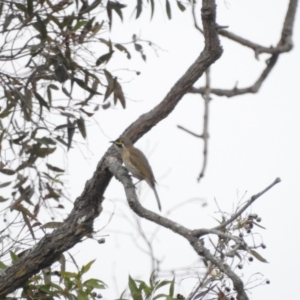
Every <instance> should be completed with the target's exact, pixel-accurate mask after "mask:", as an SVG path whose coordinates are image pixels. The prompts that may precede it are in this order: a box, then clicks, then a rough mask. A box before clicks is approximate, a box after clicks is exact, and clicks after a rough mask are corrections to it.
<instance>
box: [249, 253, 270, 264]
mask: <svg viewBox="0 0 300 300" xmlns="http://www.w3.org/2000/svg"><path fill="white" fill-rule="evenodd" d="M250 253H251V254H252V255H253V256H254V257H255V258H256V259H257V260H259V261H260V262H263V263H268V261H267V260H266V259H265V258H263V257H262V256H261V255H260V254H259V253H258V252H256V251H255V250H250Z"/></svg>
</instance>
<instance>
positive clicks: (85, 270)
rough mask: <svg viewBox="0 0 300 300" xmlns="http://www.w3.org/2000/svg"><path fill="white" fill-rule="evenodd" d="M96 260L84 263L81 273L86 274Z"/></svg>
mask: <svg viewBox="0 0 300 300" xmlns="http://www.w3.org/2000/svg"><path fill="white" fill-rule="evenodd" d="M94 262H95V259H93V260H91V261H90V262H88V263H87V264H86V265H84V266H83V267H82V268H81V271H80V273H81V275H82V274H85V273H86V272H88V271H89V269H90V268H91V266H92V264H93V263H94Z"/></svg>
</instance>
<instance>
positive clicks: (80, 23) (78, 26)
mask: <svg viewBox="0 0 300 300" xmlns="http://www.w3.org/2000/svg"><path fill="white" fill-rule="evenodd" d="M86 23H87V21H78V22H77V23H76V24H75V26H74V27H73V30H74V31H76V30H78V29H79V28H80V27H82V26H84V25H86Z"/></svg>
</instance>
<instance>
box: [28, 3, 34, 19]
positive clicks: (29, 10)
mask: <svg viewBox="0 0 300 300" xmlns="http://www.w3.org/2000/svg"><path fill="white" fill-rule="evenodd" d="M32 1H33V0H27V13H28V15H29V16H30V17H32V15H33V3H32Z"/></svg>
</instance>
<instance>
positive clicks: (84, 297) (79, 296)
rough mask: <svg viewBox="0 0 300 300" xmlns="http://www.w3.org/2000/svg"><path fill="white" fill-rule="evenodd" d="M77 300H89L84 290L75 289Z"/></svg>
mask: <svg viewBox="0 0 300 300" xmlns="http://www.w3.org/2000/svg"><path fill="white" fill-rule="evenodd" d="M77 299H78V300H89V298H88V295H87V294H86V293H85V292H84V291H80V290H79V291H77Z"/></svg>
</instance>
